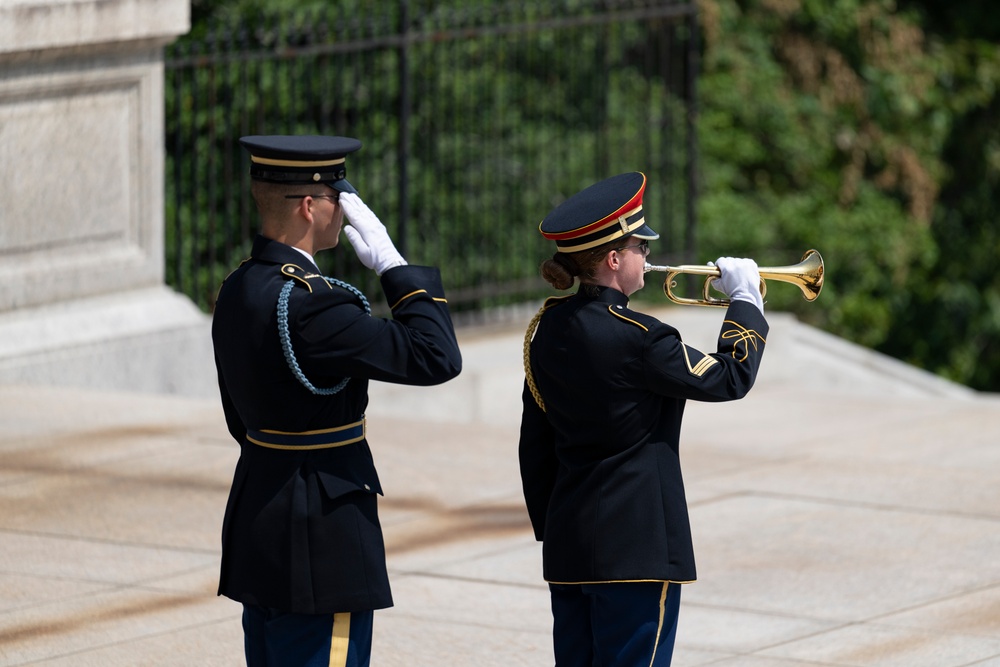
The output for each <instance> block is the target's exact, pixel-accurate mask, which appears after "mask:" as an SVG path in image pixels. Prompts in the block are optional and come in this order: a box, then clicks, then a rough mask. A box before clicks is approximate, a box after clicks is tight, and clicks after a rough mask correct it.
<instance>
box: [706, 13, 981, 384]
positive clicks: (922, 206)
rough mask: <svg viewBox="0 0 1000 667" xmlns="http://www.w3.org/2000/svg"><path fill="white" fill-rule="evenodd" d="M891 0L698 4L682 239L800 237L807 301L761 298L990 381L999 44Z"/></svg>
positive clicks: (738, 241)
mask: <svg viewBox="0 0 1000 667" xmlns="http://www.w3.org/2000/svg"><path fill="white" fill-rule="evenodd" d="M905 4H906V7H905V9H904V10H900V9H898V8H897V6H896V3H895V2H894V1H893V0H834V1H832V2H831V1H830V0H743V1H737V0H706V1H705V2H703V3H702V5H701V7H702V22H703V27H704V34H705V50H704V60H703V71H702V74H701V77H700V80H699V91H700V98H699V106H700V108H701V110H702V111H701V116H700V120H699V143H700V148H701V162H702V169H703V173H704V181H703V187H702V192H701V198H700V200H699V204H698V208H699V214H700V216H699V228H698V234H699V248H700V250H701V254H702V255H704V256H705V257H708V258H710V257H714V256H716V255H717V254H746V255H750V256H753V257H756V258H758V260H759V261H760V263H762V264H767V265H773V264H775V263H780V264H788V263H793V262H794V261H795V259H796V257H795V256H794V255H795V254H796V252H800V251H801V250H804V249H805V248H807V247H815V248H817V249H819V250H820V251H821V252H822V253H823V256H824V259H825V260H826V267H827V273H826V287H825V288H824V292H823V296H822V298H821V299H820V300H819V301H817V302H816V303H814V304H804V303H802V302H801V300H800V299H799V300H798V301H796V299H798V295H797V294H789V290H788V288H781V287H778V288H775V289H772V290H771V291H770V292H769V295H768V301H769V303H770V304H771V306H772V307H777V308H781V309H789V310H794V311H795V312H796V313H798V314H799V315H800V316H801V317H803V318H804V319H807V320H808V321H811V322H813V323H815V324H818V325H820V326H822V327H824V328H826V329H828V330H830V331H832V332H834V333H836V334H839V335H842V336H844V337H846V338H849V339H851V340H854V341H857V342H859V343H861V344H863V345H867V346H870V347H873V348H876V349H879V350H882V351H885V352H887V353H889V354H892V355H893V356H896V357H899V358H901V359H904V360H906V361H910V362H913V363H916V364H918V365H921V366H923V367H925V368H927V369H929V370H932V371H935V372H938V373H940V374H942V375H945V376H947V377H950V378H952V379H955V380H957V381H960V382H965V383H968V384H970V385H971V386H974V387H977V388H980V389H989V390H993V391H996V390H1000V353H997V352H994V351H993V350H992V348H991V346H990V345H988V342H990V341H994V340H996V339H997V336H998V334H1000V328H998V327H997V323H998V321H1000V316H998V310H997V303H998V302H1000V280H998V279H997V278H996V273H995V271H993V270H992V265H993V264H994V263H995V262H996V258H997V256H998V253H1000V234H998V233H997V231H996V226H995V224H993V220H995V219H996V218H997V213H998V211H997V207H998V205H997V203H996V201H995V200H996V198H995V195H994V193H995V192H996V189H995V187H994V185H995V184H996V182H997V180H998V177H1000V172H998V168H1000V160H998V159H997V156H1000V153H998V152H997V148H998V147H1000V130H998V124H997V123H996V118H997V113H996V112H997V111H998V109H1000V100H998V97H997V87H998V84H1000V67H998V65H1000V53H998V49H997V47H996V45H995V44H993V43H987V42H985V41H983V40H976V39H967V38H958V39H954V38H953V37H952V36H951V35H933V36H929V35H928V34H927V33H926V32H925V31H924V29H923V22H924V21H926V20H927V17H926V16H925V15H923V14H922V13H921V9H922V5H923V4H925V3H921V2H918V1H914V2H909V3H905ZM926 4H927V5H929V6H930V5H936V4H938V3H931V2H928V3H926ZM934 9H935V10H939V9H940V7H935V8H934ZM948 11H949V12H951V13H952V14H953V15H961V14H962V9H961V7H960V6H958V5H951V4H949V10H948ZM954 25H961V26H965V27H966V28H965V29H966V30H967V29H968V25H969V24H968V23H967V22H963V21H962V20H961V19H956V20H955V23H954ZM775 253H779V254H782V255H783V257H776V256H775ZM779 290H781V294H780V295H779Z"/></svg>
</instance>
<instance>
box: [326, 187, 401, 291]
mask: <svg viewBox="0 0 1000 667" xmlns="http://www.w3.org/2000/svg"><path fill="white" fill-rule="evenodd" d="M340 205H341V206H343V207H344V215H345V216H346V217H347V222H348V226H346V227H344V233H345V234H347V240H348V241H350V242H351V246H352V247H353V248H354V252H356V253H358V259H360V260H361V263H362V264H364V265H365V266H367V267H368V268H369V269H374V271H375V273H376V274H378V275H380V276H381V275H382V274H383V273H385V272H386V271H388V270H389V269H391V268H392V267H394V266H403V265H404V264H406V260H405V259H403V256H402V255H400V254H399V251H398V250H396V246H394V245H393V244H392V239H390V238H389V232H388V231H386V229H385V225H383V224H382V223H381V222H380V221H379V219H378V218H377V217H375V214H374V213H372V210H371V209H370V208H368V206H367V205H366V204H365V203H364V202H363V201H361V197H359V196H357V195H356V194H353V193H346V192H343V193H341V194H340Z"/></svg>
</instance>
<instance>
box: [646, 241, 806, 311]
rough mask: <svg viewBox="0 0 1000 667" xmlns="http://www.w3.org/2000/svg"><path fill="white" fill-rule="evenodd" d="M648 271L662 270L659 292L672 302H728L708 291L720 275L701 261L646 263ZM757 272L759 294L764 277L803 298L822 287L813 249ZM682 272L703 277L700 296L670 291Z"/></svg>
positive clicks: (763, 292)
mask: <svg viewBox="0 0 1000 667" xmlns="http://www.w3.org/2000/svg"><path fill="white" fill-rule="evenodd" d="M650 271H663V272H665V273H666V274H667V277H666V278H665V279H664V281H663V293H664V294H666V295H667V298H668V299H670V300H671V301H673V302H674V303H679V304H682V305H686V306H719V307H722V308H726V307H728V306H729V304H730V301H731V300H730V299H717V298H715V297H713V296H712V295H711V294H709V289H710V288H711V286H712V283H713V282H714V281H715V279H716V278H718V277H719V276H720V275H721V273H720V272H719V267H717V266H709V265H704V264H684V265H681V266H654V265H653V264H646V272H647V273H648V272H650ZM757 271H758V272H759V273H760V295H761V297H764V296H765V295H767V284H766V283H765V280H777V281H779V282H783V283H792V284H793V285H798V286H799V289H800V290H802V296H803V297H805V300H806V301H815V300H816V298H817V297H818V296H819V293H820V292H821V291H822V290H823V257H822V256H821V255H820V254H819V251H817V250H807V251H806V253H805V254H804V255H802V261H801V262H799V263H798V264H793V265H791V266H762V267H759V268H758V269H757ZM682 273H686V274H690V275H696V276H705V284H704V285H703V287H702V298H701V299H687V298H685V297H681V296H677V295H676V294H674V293H673V288H674V287H677V280H676V276H678V275H680V274H682Z"/></svg>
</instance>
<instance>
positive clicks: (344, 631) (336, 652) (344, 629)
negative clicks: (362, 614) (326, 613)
mask: <svg viewBox="0 0 1000 667" xmlns="http://www.w3.org/2000/svg"><path fill="white" fill-rule="evenodd" d="M350 643H351V614H350V612H345V613H342V614H334V615H333V630H332V631H331V633H330V667H345V666H346V665H347V648H348V646H349V645H350Z"/></svg>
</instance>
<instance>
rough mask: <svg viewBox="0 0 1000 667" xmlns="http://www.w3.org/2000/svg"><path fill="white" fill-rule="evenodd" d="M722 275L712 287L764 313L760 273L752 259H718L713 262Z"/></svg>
mask: <svg viewBox="0 0 1000 667" xmlns="http://www.w3.org/2000/svg"><path fill="white" fill-rule="evenodd" d="M715 265H716V266H717V267H719V273H720V274H722V275H720V276H719V277H718V278H716V279H715V281H714V282H713V283H712V285H713V286H714V287H715V288H716V289H717V290H719V291H720V292H722V293H723V294H725V295H726V296H728V297H729V298H730V299H732V300H734V301H747V302H749V303H752V304H754V305H755V306H757V309H758V310H760V312H762V313H763V312H764V298H763V297H762V296H761V294H760V273H759V272H758V271H757V262H755V261H753V260H752V259H742V258H736V257H720V258H719V259H717V260H716V261H715Z"/></svg>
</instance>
